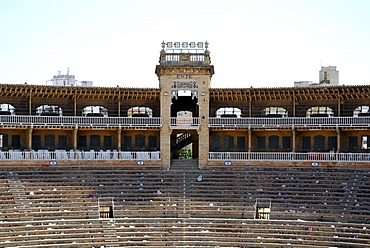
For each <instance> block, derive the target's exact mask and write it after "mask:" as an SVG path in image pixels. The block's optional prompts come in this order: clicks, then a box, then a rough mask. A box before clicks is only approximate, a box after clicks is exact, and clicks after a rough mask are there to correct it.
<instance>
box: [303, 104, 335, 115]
mask: <svg viewBox="0 0 370 248" xmlns="http://www.w3.org/2000/svg"><path fill="white" fill-rule="evenodd" d="M332 116H334V112H333V110H332V109H331V108H329V107H324V106H316V107H312V108H309V109H307V111H306V117H332Z"/></svg>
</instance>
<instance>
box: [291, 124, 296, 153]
mask: <svg viewBox="0 0 370 248" xmlns="http://www.w3.org/2000/svg"><path fill="white" fill-rule="evenodd" d="M295 136H296V135H295V129H294V127H293V129H292V160H295V154H294V153H295V150H296V140H295Z"/></svg>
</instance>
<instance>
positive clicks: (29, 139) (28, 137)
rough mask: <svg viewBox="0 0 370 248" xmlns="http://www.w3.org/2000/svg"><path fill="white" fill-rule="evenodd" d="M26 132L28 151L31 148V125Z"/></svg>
mask: <svg viewBox="0 0 370 248" xmlns="http://www.w3.org/2000/svg"><path fill="white" fill-rule="evenodd" d="M27 131H28V133H27V149H28V150H29V151H30V150H32V133H33V127H29V128H28V130H27Z"/></svg>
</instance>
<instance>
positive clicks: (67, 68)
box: [67, 67, 69, 75]
mask: <svg viewBox="0 0 370 248" xmlns="http://www.w3.org/2000/svg"><path fill="white" fill-rule="evenodd" d="M67 75H69V67H67Z"/></svg>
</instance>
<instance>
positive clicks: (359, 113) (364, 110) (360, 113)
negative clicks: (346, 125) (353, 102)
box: [353, 106, 370, 117]
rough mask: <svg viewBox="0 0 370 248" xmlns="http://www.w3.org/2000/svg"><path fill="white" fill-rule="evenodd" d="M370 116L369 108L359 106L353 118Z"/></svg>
mask: <svg viewBox="0 0 370 248" xmlns="http://www.w3.org/2000/svg"><path fill="white" fill-rule="evenodd" d="M361 116H370V107H369V106H358V107H357V108H355V109H354V110H353V117H361Z"/></svg>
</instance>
